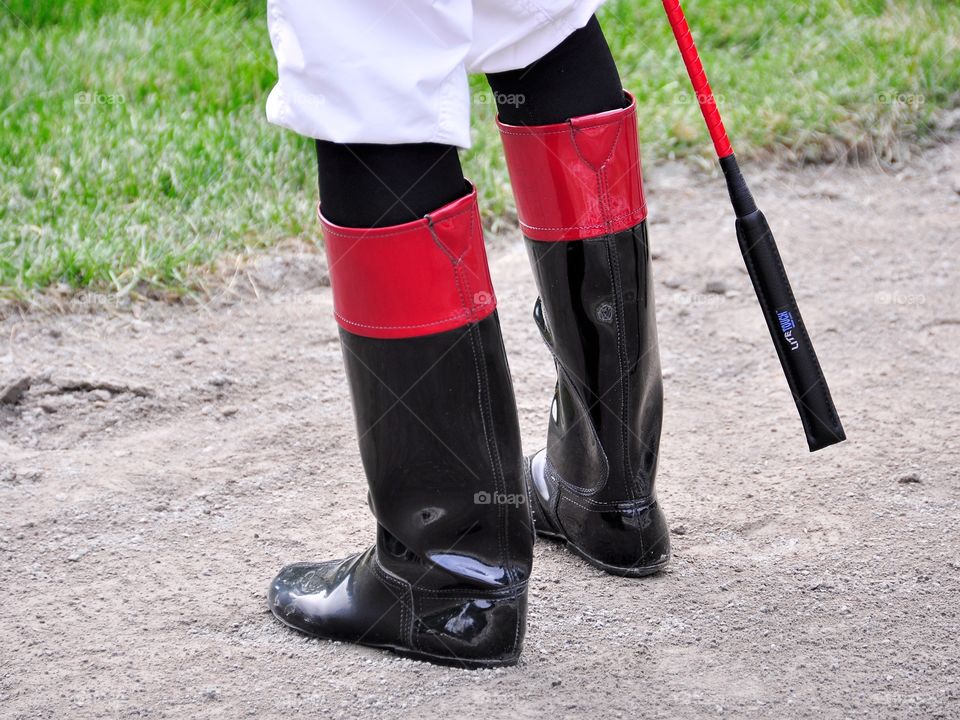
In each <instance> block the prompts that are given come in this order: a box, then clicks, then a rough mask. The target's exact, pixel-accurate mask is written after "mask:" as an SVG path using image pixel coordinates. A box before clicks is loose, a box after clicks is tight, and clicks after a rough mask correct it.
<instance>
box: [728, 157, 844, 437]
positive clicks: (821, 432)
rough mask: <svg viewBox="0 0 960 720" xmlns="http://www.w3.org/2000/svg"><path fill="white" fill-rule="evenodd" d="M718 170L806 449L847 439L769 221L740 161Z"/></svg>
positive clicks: (732, 162)
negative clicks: (804, 435)
mask: <svg viewBox="0 0 960 720" xmlns="http://www.w3.org/2000/svg"><path fill="white" fill-rule="evenodd" d="M720 165H721V167H722V168H723V172H724V175H726V178H727V187H728V189H729V191H730V200H731V202H732V203H733V207H734V209H735V210H736V213H737V240H738V241H739V243H740V252H741V253H742V254H743V260H744V262H745V263H746V265H747V272H748V273H749V274H750V280H751V282H753V288H754V290H755V291H756V293H757V299H758V300H759V301H760V307H761V308H762V310H763V317H764V319H765V320H766V321H767V328H768V329H769V330H770V337H771V338H773V344H774V346H775V347H776V349H777V355H778V356H779V357H780V365H781V367H782V368H783V373H784V375H785V376H786V378H787V384H788V385H789V386H790V392H791V393H792V394H793V399H794V402H796V404H797V411H798V412H799V413H800V421H801V422H802V423H803V429H804V431H805V433H806V436H807V445H808V446H809V447H810V450H811V451H814V450H820V449H822V448H825V447H828V446H830V445H833V444H834V443H838V442H841V441H843V440H845V439H846V434H845V433H844V431H843V425H842V424H841V423H840V418H839V416H838V414H837V409H836V407H835V406H834V404H833V398H831V396H830V389H829V388H828V387H827V381H826V379H825V378H824V377H823V371H822V370H821V369H820V361H819V360H817V353H816V352H815V351H814V349H813V343H812V342H811V341H810V337H809V335H807V329H806V327H805V326H804V324H803V317H802V316H801V315H800V308H799V307H797V300H796V298H795V297H794V295H793V289H792V288H791V287H790V281H789V280H788V279H787V273H786V271H785V270H784V268H783V262H782V261H781V259H780V252H779V250H777V243H776V240H775V239H774V237H773V233H772V232H771V230H770V226H769V225H768V224H767V219H766V218H765V217H764V216H763V213H762V212H760V210H759V209H757V206H756V203H755V202H754V200H753V197H752V196H751V194H750V190H749V188H748V187H747V184H746V182H745V181H744V179H743V175H742V174H741V172H740V168H739V167H738V166H737V161H736V158H735V157H734V156H733V155H729V156H727V157H725V158H721V160H720Z"/></svg>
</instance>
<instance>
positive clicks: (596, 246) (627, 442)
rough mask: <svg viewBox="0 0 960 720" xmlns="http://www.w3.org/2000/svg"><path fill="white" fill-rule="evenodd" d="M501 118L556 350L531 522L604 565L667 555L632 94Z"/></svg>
mask: <svg viewBox="0 0 960 720" xmlns="http://www.w3.org/2000/svg"><path fill="white" fill-rule="evenodd" d="M628 101H629V105H628V107H626V108H625V109H623V110H616V111H612V112H607V113H601V114H598V115H593V116H587V117H582V118H574V119H572V120H570V121H568V122H567V123H562V124H559V125H547V126H524V127H516V126H507V125H503V124H502V123H501V124H500V130H501V134H502V137H503V141H504V146H505V149H506V154H507V162H508V166H509V169H510V177H511V181H512V184H513V188H514V193H515V195H516V197H517V207H518V213H519V216H520V221H521V227H522V229H523V232H524V236H525V238H526V243H527V250H528V253H529V256H530V261H531V264H532V266H533V270H534V275H535V278H536V281H537V287H538V288H539V291H540V298H539V299H538V301H537V304H536V307H535V309H534V319H535V321H536V323H537V325H538V326H539V328H540V332H541V334H542V335H543V338H544V340H545V341H546V343H547V346H548V347H549V348H550V350H551V352H552V353H553V356H554V358H555V361H556V367H557V386H556V393H555V396H554V400H553V404H552V407H551V412H550V421H549V427H548V433H547V447H546V448H545V449H544V450H542V451H540V452H539V453H537V454H536V455H535V456H533V457H532V458H530V459H529V460H528V464H527V468H526V471H527V473H526V474H527V483H528V485H529V489H530V494H531V497H532V507H533V513H534V520H535V524H536V530H537V533H538V534H540V535H542V536H546V537H550V538H555V539H559V540H563V541H565V542H566V543H567V544H568V546H569V547H570V548H571V549H572V550H573V551H574V552H576V553H577V554H578V555H580V556H581V557H583V558H584V559H586V560H587V561H588V562H590V563H591V564H592V565H594V566H596V567H598V568H600V569H602V570H605V571H607V572H610V573H613V574H617V575H623V576H630V577H639V576H643V575H649V574H652V573H655V572H657V571H659V570H661V569H662V568H663V567H664V566H665V565H666V564H667V562H668V561H669V558H670V538H669V530H668V527H667V522H666V519H665V517H664V514H663V511H662V510H661V508H660V505H659V503H658V501H657V497H656V493H655V489H654V480H655V477H656V471H657V455H658V451H659V442H660V427H661V419H662V405H663V399H662V382H661V373H660V360H659V352H658V347H657V333H656V319H655V313H654V302H653V283H652V281H651V277H650V275H651V263H650V249H649V244H648V241H647V226H646V221H645V218H646V205H645V203H644V199H643V190H642V183H641V175H640V158H639V149H638V146H637V133H636V116H635V106H634V102H633V99H632V98H628Z"/></svg>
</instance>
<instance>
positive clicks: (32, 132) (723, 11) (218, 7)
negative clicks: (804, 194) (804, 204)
mask: <svg viewBox="0 0 960 720" xmlns="http://www.w3.org/2000/svg"><path fill="white" fill-rule="evenodd" d="M686 5H687V12H688V15H689V19H690V22H691V26H692V27H693V28H694V32H695V35H696V37H697V40H698V43H699V45H700V47H701V51H702V53H703V56H704V62H705V65H706V66H707V68H708V70H709V72H710V75H711V79H712V81H713V84H714V87H715V88H716V89H717V90H718V92H719V94H720V96H721V97H720V100H721V107H722V109H723V110H724V114H725V117H726V120H727V125H728V128H729V129H730V130H731V134H732V136H733V137H734V139H735V143H736V146H737V149H738V153H739V154H740V155H756V154H760V153H765V152H768V151H775V152H783V153H788V154H789V155H790V156H791V157H794V158H797V159H800V160H813V161H821V160H832V159H837V158H841V157H843V153H844V152H845V151H846V150H848V149H849V148H856V149H857V150H858V152H862V151H864V150H866V151H869V152H875V153H876V154H878V155H879V156H881V157H888V158H890V157H893V155H895V153H896V152H897V148H898V147H899V143H900V142H901V141H903V140H908V141H913V140H917V139H922V138H923V137H924V135H925V134H927V133H928V130H927V128H928V126H929V122H930V119H931V117H932V115H933V114H934V113H935V112H936V111H937V110H938V109H942V108H946V107H953V106H955V105H957V104H960V59H958V57H960V51H958V48H957V40H956V38H958V37H960V6H958V4H957V3H954V2H944V1H939V0H913V1H910V0H889V1H882V0H805V1H802V2H797V1H796V0H770V1H768V2H763V3H743V2H738V1H736V0H688V2H687V3H686ZM264 6H265V2H263V0H244V1H242V2H240V1H238V0H233V1H231V0H152V1H148V0H72V1H71V0H60V1H59V2H58V1H56V0H53V1H51V2H44V3H38V2H36V0H0V67H3V68H4V72H3V73H2V74H0V293H3V294H6V295H8V296H10V295H13V296H18V295H23V294H28V293H30V292H31V291H33V290H35V289H40V288H44V287H48V286H53V285H66V286H69V287H94V288H98V289H102V290H105V291H114V292H131V291H135V292H140V293H144V292H146V293H174V294H177V293H181V292H184V291H188V290H189V289H190V288H191V287H192V286H193V285H194V284H195V282H196V279H197V277H198V270H199V271H202V269H203V268H204V267H206V266H208V265H209V264H210V263H212V262H213V261H214V260H215V259H216V258H218V257H221V256H223V255H224V254H230V255H235V254H246V253H250V252H254V251H256V250H257V249H259V248H262V247H265V246H268V245H271V244H273V243H275V242H277V241H279V240H282V239H285V238H291V237H295V238H301V239H306V240H308V241H314V240H316V239H317V236H318V232H317V226H316V222H315V219H314V202H315V193H316V190H315V181H314V177H315V175H314V159H313V154H312V148H311V143H310V142H309V141H308V140H305V139H303V138H299V137H297V136H295V135H294V134H293V133H290V132H287V131H283V130H280V129H278V128H275V127H272V126H270V125H268V124H267V123H266V121H265V119H264V111H263V105H264V101H265V98H266V94H267V92H269V89H270V87H271V86H272V83H273V81H274V73H275V69H274V60H273V56H272V54H271V51H270V45H269V39H268V37H267V32H266V20H265V10H264ZM601 19H602V22H603V24H604V28H605V30H606V32H607V35H608V38H609V40H610V43H611V45H612V46H613V48H614V52H615V54H616V56H617V58H618V61H619V64H620V68H621V72H622V74H623V76H624V82H625V84H626V85H627V87H629V88H630V89H631V90H632V91H633V92H634V93H635V94H636V95H637V96H638V98H639V102H640V115H641V135H642V140H643V142H644V152H645V158H646V159H647V161H648V162H649V161H651V160H653V159H658V158H665V157H678V156H685V155H691V154H693V155H703V156H707V155H708V153H709V151H710V146H709V142H708V140H707V139H706V137H705V132H704V131H703V130H702V129H701V123H700V120H699V116H698V113H697V109H696V104H695V102H694V101H693V96H692V93H691V92H690V90H689V87H688V85H687V82H686V79H685V75H684V74H683V69H682V65H681V63H680V61H679V58H678V56H677V54H676V50H675V48H674V46H673V38H672V35H671V34H670V30H669V27H668V26H667V23H666V21H665V19H664V17H663V12H662V9H661V8H660V3H658V2H655V0H629V1H628V0H611V2H609V3H608V4H607V6H605V8H604V10H603V13H602V15H601ZM473 88H474V96H475V99H476V101H477V102H475V107H474V138H475V145H474V148H473V149H472V150H471V151H470V152H468V153H467V154H466V156H465V162H466V165H467V173H468V175H469V176H470V177H471V178H472V179H474V180H475V181H476V182H477V183H478V185H479V186H480V187H481V189H482V192H483V204H484V211H485V213H486V215H487V219H488V220H489V221H492V222H496V221H497V220H498V219H502V218H508V219H509V217H510V216H511V208H512V201H511V200H510V196H509V187H508V185H507V181H506V173H505V170H504V165H503V160H502V157H501V154H500V149H499V140H498V138H497V135H496V131H495V128H494V126H493V114H494V110H493V107H492V106H491V105H490V104H489V103H484V102H482V100H484V99H487V98H488V97H489V96H488V95H487V94H486V93H485V90H486V86H485V84H484V82H483V79H482V78H479V77H478V78H474V79H473ZM888 98H895V100H894V101H890V100H889V99H888Z"/></svg>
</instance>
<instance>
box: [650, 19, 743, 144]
mask: <svg viewBox="0 0 960 720" xmlns="http://www.w3.org/2000/svg"><path fill="white" fill-rule="evenodd" d="M663 9H664V10H666V11H667V18H669V20H670V27H672V28H673V35H674V37H676V39H677V45H678V46H679V47H680V55H682V56H683V64H684V65H686V66H687V73H688V74H689V75H690V82H691V83H693V90H694V92H695V93H696V94H697V102H698V103H699V104H700V111H701V112H702V113H703V119H704V120H705V121H706V123H707V129H708V130H709V131H710V137H711V138H712V139H713V145H714V147H716V149H717V155H718V156H719V157H721V158H725V157H727V156H728V155H733V147H732V146H731V145H730V139H729V138H728V137H727V131H726V129H725V128H724V127H723V120H722V119H721V118H720V111H719V110H718V109H717V101H716V99H715V98H714V97H713V90H712V89H711V88H710V82H709V81H708V80H707V74H706V73H705V72H704V71H703V63H701V62H700V53H698V52H697V46H696V44H695V43H694V42H693V35H691V34H690V26H689V25H687V18H686V17H685V16H684V14H683V8H682V7H680V0H663Z"/></svg>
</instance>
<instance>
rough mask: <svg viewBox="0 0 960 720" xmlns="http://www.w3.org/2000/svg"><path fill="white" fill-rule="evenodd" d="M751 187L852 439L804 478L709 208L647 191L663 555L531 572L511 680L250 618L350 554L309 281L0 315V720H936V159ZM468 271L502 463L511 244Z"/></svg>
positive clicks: (96, 300)
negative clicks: (287, 584)
mask: <svg viewBox="0 0 960 720" xmlns="http://www.w3.org/2000/svg"><path fill="white" fill-rule="evenodd" d="M749 170H750V173H751V174H752V175H753V176H754V185H755V188H756V190H757V191H758V195H759V196H760V199H761V206H762V207H763V208H764V209H765V211H766V212H767V214H768V216H769V217H770V220H771V223H772V225H773V227H774V229H775V230H776V232H777V235H778V237H779V239H780V242H781V247H782V251H783V255H784V257H785V261H786V263H787V267H788V268H790V270H791V273H792V276H793V280H794V285H795V287H796V289H797V291H798V295H799V299H800V305H801V307H802V308H803V310H804V314H805V317H806V320H807V324H808V326H809V328H810V329H811V331H812V333H813V335H814V338H815V341H816V345H817V349H818V351H819V353H820V357H821V360H822V363H823V366H824V370H825V372H826V374H827V377H828V379H829V380H830V381H831V385H832V387H833V392H834V398H835V400H836V402H837V405H838V406H839V408H840V411H841V415H842V417H843V419H844V420H845V424H846V428H847V434H848V436H849V438H850V440H849V441H848V442H847V443H845V444H843V445H842V446H839V447H835V448H831V449H829V450H826V451H824V452H822V453H818V454H816V455H810V454H808V453H807V452H806V447H805V444H804V441H803V437H802V433H801V431H800V424H799V420H798V419H797V417H796V416H795V411H794V408H793V406H792V401H791V400H790V397H789V395H788V392H787V389H786V384H785V382H784V380H783V378H782V376H781V375H780V370H779V367H778V365H777V362H776V359H775V356H774V353H773V349H772V345H771V343H770V340H769V338H768V336H767V331H766V329H765V327H764V325H763V321H762V318H761V315H760V312H759V309H758V307H757V305H756V301H755V299H754V298H753V296H752V291H751V289H750V286H749V281H748V278H747V276H746V274H745V273H744V272H743V269H742V262H741V260H740V258H739V255H738V251H737V246H736V242H735V239H734V236H733V228H732V226H731V221H730V215H729V210H728V206H727V203H726V200H725V198H724V195H723V190H722V186H721V184H720V183H719V182H718V181H717V180H716V179H705V178H699V177H692V176H691V174H690V171H689V170H688V169H686V168H684V167H682V166H664V167H658V168H654V169H653V171H652V173H651V175H650V178H649V190H650V207H651V223H652V237H653V243H654V246H655V252H656V260H655V266H656V276H657V288H656V290H657V295H658V312H659V319H660V328H661V329H660V339H661V350H662V356H663V361H664V367H665V369H666V396H667V406H666V421H665V436H664V440H663V445H662V453H661V463H660V468H661V472H660V485H659V487H660V494H661V498H662V500H663V503H664V505H665V507H666V509H667V511H668V512H669V515H670V519H671V525H672V527H673V529H674V547H675V550H676V554H675V557H674V561H673V564H672V566H671V568H670V570H669V572H667V573H665V574H663V575H660V576H658V577H655V578H650V579H645V580H625V579H617V578H613V577H609V576H606V575H603V574H601V573H599V572H598V571H596V570H593V569H591V568H590V567H588V566H586V565H585V564H584V563H582V562H580V561H579V560H578V559H577V558H576V557H574V556H573V555H571V554H569V553H568V552H567V551H565V550H564V549H562V548H560V547H558V546H556V545H552V544H549V543H546V542H541V543H539V544H538V546H537V550H536V564H535V572H534V578H533V581H532V589H531V595H532V597H531V610H530V617H529V632H528V635H527V641H526V647H525V652H524V658H523V662H522V664H521V665H520V666H518V667H516V668H513V669H507V670H497V671H476V672H466V671H460V670H455V669H443V668H435V667H432V666H430V665H427V664H423V663H418V662H414V661H409V660H401V659H398V658H396V657H393V656H391V655H388V654H384V653H381V652H378V651H374V650H368V649H360V648H356V647H352V646H346V645H340V644H336V643H330V642H324V641H317V640H311V639H307V638H304V637H302V636H299V635H297V634H295V633H293V632H291V631H289V630H288V629H286V628H284V627H281V626H280V625H279V624H278V623H277V622H276V621H275V620H273V618H272V617H271V615H270V614H269V613H268V611H267V609H266V606H265V601H264V591H265V589H266V585H267V582H268V580H269V579H270V577H271V576H272V575H273V573H274V571H275V570H276V569H277V568H278V567H279V566H280V565H281V564H282V563H285V562H288V561H293V560H301V559H309V558H325V557H331V556H338V555H343V554H346V553H348V552H352V551H355V550H358V549H360V548H363V547H364V546H366V545H367V544H368V543H369V542H370V541H371V539H372V534H373V533H372V530H373V528H372V522H371V518H370V517H369V515H368V512H367V508H366V502H365V490H364V480H363V478H362V476H361V472H360V465H359V462H358V458H357V455H356V453H355V450H354V443H355V430H354V427H353V420H352V415H351V409H350V405H349V402H348V399H347V387H346V383H345V380H344V377H343V373H342V369H341V362H340V350H339V347H338V344H337V339H336V332H335V326H334V323H333V320H332V318H331V312H330V295H329V290H328V289H327V288H324V287H322V286H321V282H320V278H321V276H322V274H323V271H322V263H321V262H320V259H319V258H318V257H317V256H315V255H313V256H311V255H299V254H297V253H296V252H294V251H289V250H288V251H285V252H284V251H281V252H277V253H274V254H273V255H271V256H268V257H265V258H263V259H261V260H260V261H258V262H257V263H256V265H254V266H251V267H249V268H247V269H245V270H244V271H243V272H241V273H240V274H238V275H237V276H236V278H235V279H234V282H233V284H232V285H231V286H230V287H228V288H226V289H225V290H224V291H223V293H222V294H220V295H219V296H218V297H216V298H215V299H214V300H213V301H211V302H210V303H209V304H207V305H205V306H203V307H189V308H185V307H169V306H164V305H160V304H156V305H152V304H146V305H142V306H137V307H134V308H132V309H117V308H115V307H114V306H113V305H112V301H111V299H110V298H101V297H97V296H90V295H87V296H83V297H81V298H79V299H74V301H72V302H71V303H69V308H68V309H69V310H70V312H68V313H66V314H61V315H49V314H43V313H37V312H32V313H29V314H27V315H25V316H23V315H19V314H17V315H12V316H8V317H7V318H6V319H4V320H3V321H2V322H0V336H2V340H0V342H2V345H0V389H2V386H5V385H6V384H7V383H12V382H14V381H16V380H18V379H20V378H23V377H29V378H30V379H31V386H30V387H29V389H27V390H25V392H23V393H22V397H20V399H19V400H18V401H17V402H11V400H12V399H13V397H14V396H16V395H18V394H20V393H18V392H17V391H16V390H15V389H14V390H12V391H11V392H10V397H8V398H7V400H8V402H7V403H6V404H3V405H0V557H2V560H0V581H2V587H3V588H4V591H5V593H6V598H5V600H4V602H3V612H2V613H0V650H2V652H0V716H3V717H9V718H64V717H70V718H80V717H118V718H128V717H150V718H160V717H191V718H204V717H224V718H239V717H280V716H286V715H291V714H301V713H302V714H304V715H310V716H312V717H318V718H322V717H348V718H374V717H376V718H390V717H407V716H411V715H413V716H418V717H421V718H434V717H445V718H446V717H458V716H460V715H464V716H472V715H476V714H482V715H492V714H494V713H501V714H502V715H501V716H502V717H521V718H540V717H556V718H560V717H593V718H596V717H663V718H679V717H714V716H726V717H755V718H768V717H769V718H783V717H792V718H806V717H810V718H818V719H821V720H822V719H823V718H842V717H923V718H931V717H944V718H946V717H960V678H958V674H960V661H958V658H960V653H958V652H957V649H956V642H957V630H958V607H960V482H958V481H960V478H958V468H960V462H958V461H960V449H958V443H957V433H958V430H960V402H958V399H960V398H958V387H960V378H958V372H960V352H958V349H957V348H958V344H960V284H958V276H957V263H958V258H957V255H958V252H960V243H958V234H960V144H953V145H949V146H946V147H942V148H939V149H938V150H936V151H933V152H931V153H929V154H928V155H926V156H924V157H922V158H918V159H917V160H915V161H914V162H913V163H912V164H911V165H909V166H908V167H906V168H903V169H901V170H899V171H897V172H889V171H888V172H882V171H880V170H879V169H876V168H873V169H860V170H857V169H851V168H844V169H840V168H836V167H832V168H811V169H808V170H804V171H801V172H786V171H771V172H769V173H767V174H765V175H764V174H760V173H758V172H757V171H756V168H750V169H749ZM491 257H492V267H493V274H494V279H495V282H496V284H497V286H498V288H499V295H500V307H501V315H502V318H503V322H504V326H505V333H506V341H507V345H508V351H509V353H510V358H511V367H512V370H513V374H514V379H515V384H516V388H517V394H518V400H519V407H520V411H521V415H522V417H521V421H522V426H523V432H524V442H525V446H526V448H527V450H528V451H532V450H536V449H538V448H539V447H540V445H541V443H542V440H543V434H544V430H545V419H546V412H547V408H548V403H549V397H550V392H551V384H552V368H551V364H550V361H549V358H548V354H547V351H546V350H545V348H544V347H543V346H542V344H541V343H540V341H539V339H538V338H537V336H536V333H535V329H534V327H533V324H532V322H530V321H529V320H528V318H529V313H530V308H531V305H532V302H533V299H534V296H535V291H534V288H533V285H532V282H531V278H530V274H529V272H528V269H527V266H526V257H525V255H524V253H523V250H522V247H521V245H520V244H519V242H518V240H517V238H511V239H510V241H509V242H505V243H502V244H501V246H500V247H499V248H497V249H495V250H494V251H492V253H491ZM708 283H709V284H710V289H711V292H707V290H706V288H707V286H708ZM254 286H256V291H254Z"/></svg>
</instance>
